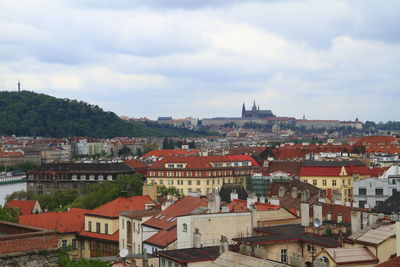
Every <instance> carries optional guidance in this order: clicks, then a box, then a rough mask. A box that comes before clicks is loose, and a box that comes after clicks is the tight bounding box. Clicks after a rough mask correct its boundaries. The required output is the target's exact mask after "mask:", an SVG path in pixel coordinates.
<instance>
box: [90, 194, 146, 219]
mask: <svg viewBox="0 0 400 267" xmlns="http://www.w3.org/2000/svg"><path fill="white" fill-rule="evenodd" d="M146 203H153V200H151V198H150V197H149V196H147V195H146V196H133V197H128V198H125V197H119V198H117V199H114V200H113V201H111V202H108V203H107V204H104V205H102V206H100V207H98V208H96V209H94V210H92V211H90V212H88V213H87V215H97V216H103V217H113V218H116V217H118V216H119V213H120V212H121V211H130V210H143V209H145V204H146Z"/></svg>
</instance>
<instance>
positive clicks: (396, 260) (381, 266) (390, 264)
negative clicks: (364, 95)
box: [375, 256, 400, 267]
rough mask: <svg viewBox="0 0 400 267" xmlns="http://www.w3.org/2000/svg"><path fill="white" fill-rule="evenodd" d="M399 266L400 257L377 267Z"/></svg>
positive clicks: (376, 266)
mask: <svg viewBox="0 0 400 267" xmlns="http://www.w3.org/2000/svg"><path fill="white" fill-rule="evenodd" d="M399 266H400V256H397V257H395V258H392V259H390V260H388V261H385V262H382V263H380V264H378V265H375V267H399Z"/></svg>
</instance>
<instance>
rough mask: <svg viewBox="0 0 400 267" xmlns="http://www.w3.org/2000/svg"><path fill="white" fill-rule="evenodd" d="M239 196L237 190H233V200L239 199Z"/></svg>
mask: <svg viewBox="0 0 400 267" xmlns="http://www.w3.org/2000/svg"><path fill="white" fill-rule="evenodd" d="M238 198H239V195H238V193H237V192H236V190H235V189H234V190H232V192H231V202H232V201H234V200H235V199H238Z"/></svg>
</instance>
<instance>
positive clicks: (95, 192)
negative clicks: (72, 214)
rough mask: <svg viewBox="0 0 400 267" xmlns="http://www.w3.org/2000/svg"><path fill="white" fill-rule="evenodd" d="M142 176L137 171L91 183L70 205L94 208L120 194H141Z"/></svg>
mask: <svg viewBox="0 0 400 267" xmlns="http://www.w3.org/2000/svg"><path fill="white" fill-rule="evenodd" d="M143 184H144V183H143V176H142V175H141V174H139V173H135V174H132V175H118V176H117V179H116V181H115V182H112V181H104V182H101V183H97V184H92V185H91V186H90V187H88V188H87V190H86V191H85V194H84V195H83V196H82V197H79V198H77V199H75V201H74V202H72V204H71V205H70V206H71V207H75V208H82V209H94V208H97V207H98V206H101V205H103V204H105V203H108V202H110V201H111V200H114V199H116V198H117V197H120V196H137V195H141V194H142V192H143V191H142V190H143Z"/></svg>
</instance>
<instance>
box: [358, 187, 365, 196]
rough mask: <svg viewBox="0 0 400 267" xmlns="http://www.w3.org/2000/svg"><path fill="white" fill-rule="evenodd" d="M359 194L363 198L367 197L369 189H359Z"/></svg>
mask: <svg viewBox="0 0 400 267" xmlns="http://www.w3.org/2000/svg"><path fill="white" fill-rule="evenodd" d="M358 194H359V195H361V196H365V195H367V189H366V188H359V189H358Z"/></svg>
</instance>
